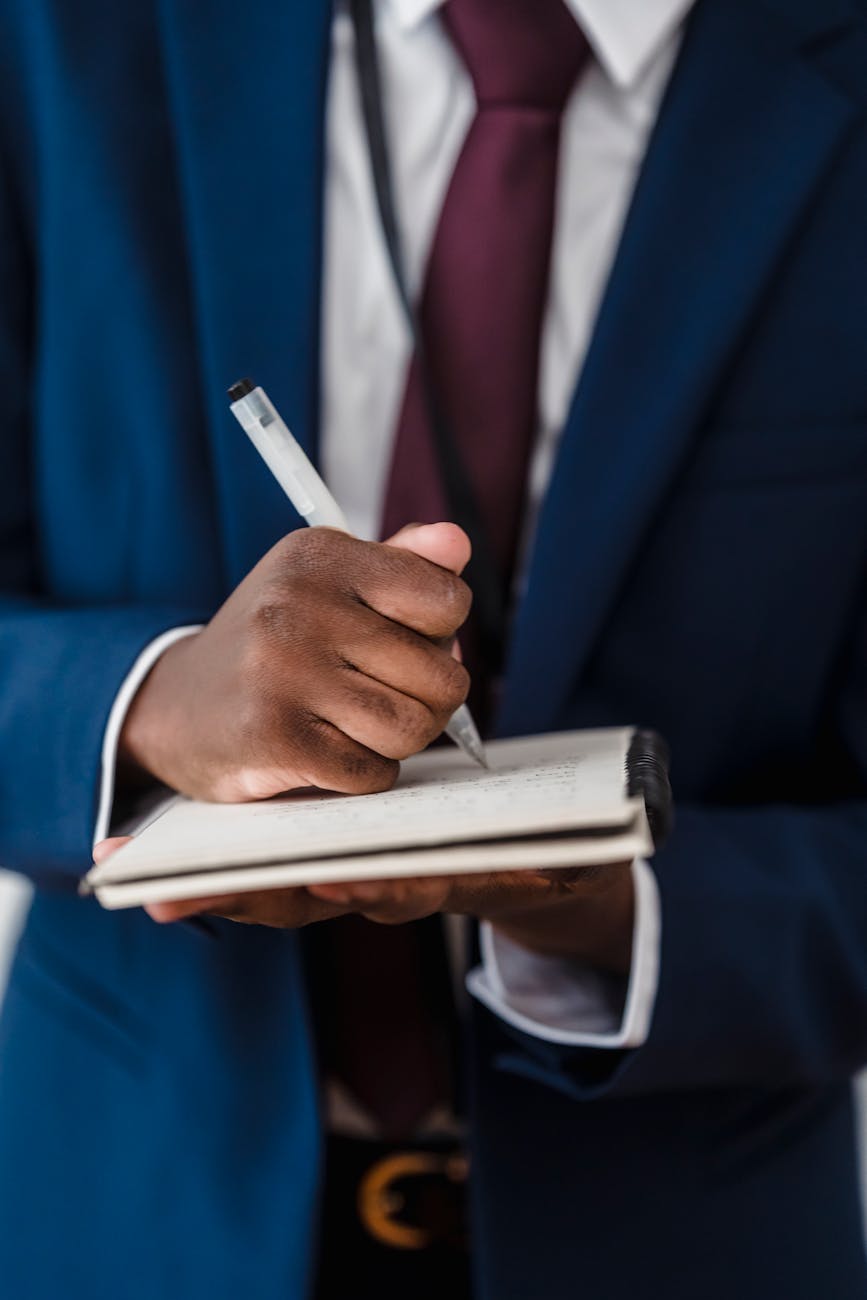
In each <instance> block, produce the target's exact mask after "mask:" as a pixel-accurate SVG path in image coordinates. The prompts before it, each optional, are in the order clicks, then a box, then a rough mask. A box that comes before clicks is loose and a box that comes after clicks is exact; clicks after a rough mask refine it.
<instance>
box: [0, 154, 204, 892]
mask: <svg viewBox="0 0 867 1300" xmlns="http://www.w3.org/2000/svg"><path fill="white" fill-rule="evenodd" d="M6 161H7V160H6V158H5V157H4V154H3V151H2V148H0V864H2V865H3V866H4V867H6V868H9V869H11V870H13V871H19V872H23V873H24V874H26V875H29V876H31V877H32V878H34V879H37V880H40V881H45V882H50V881H56V880H59V881H65V882H66V884H67V885H70V884H71V883H72V882H73V881H74V879H75V877H76V876H78V875H80V874H81V873H82V872H83V871H85V870H86V869H87V868H88V866H89V864H90V847H91V836H92V833H93V828H94V823H95V817H96V803H97V796H98V790H99V782H100V769H101V750H102V739H103V732H104V730H105V725H106V721H107V719H108V716H109V712H110V710H111V706H112V702H113V700H114V697H115V695H116V693H117V691H118V689H119V687H120V685H121V683H122V681H123V680H124V678H125V676H126V674H127V672H128V671H129V669H130V667H131V666H132V664H133V663H134V662H135V660H136V658H137V656H138V654H139V651H140V650H141V649H142V648H143V647H144V646H145V645H147V644H148V642H150V641H152V640H153V639H154V638H155V637H156V636H158V635H159V634H160V633H161V632H163V631H165V630H166V629H167V628H169V627H174V626H177V625H179V624H184V623H192V622H201V621H203V619H204V618H206V617H207V616H208V611H203V610H201V609H176V608H173V607H170V608H157V607H148V606H139V605H134V604H131V605H129V606H110V607H103V608H99V607H92V608H69V607H61V606H60V605H58V604H57V603H56V602H52V600H51V599H50V598H49V596H48V595H47V593H46V592H45V591H44V588H43V584H42V582H41V575H40V564H39V537H38V519H37V517H36V511H35V509H34V502H33V490H32V481H33V473H32V466H33V458H34V457H35V456H36V455H37V451H36V448H35V446H34V440H33V437H32V421H31V405H32V377H33V373H34V369H35V348H34V346H33V332H34V317H35V311H34V292H33V280H34V276H33V274H32V264H31V258H30V250H29V248H28V244H27V239H26V235H25V229H24V222H23V221H22V220H21V219H20V206H19V205H18V204H17V203H16V201H15V200H16V197H17V196H16V195H14V194H13V189H12V184H11V179H10V172H9V169H8V167H7V165H6Z"/></svg>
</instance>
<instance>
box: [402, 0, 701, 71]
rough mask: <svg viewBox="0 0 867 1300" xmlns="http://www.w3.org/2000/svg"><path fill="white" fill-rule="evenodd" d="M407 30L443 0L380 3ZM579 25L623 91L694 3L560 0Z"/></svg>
mask: <svg viewBox="0 0 867 1300" xmlns="http://www.w3.org/2000/svg"><path fill="white" fill-rule="evenodd" d="M380 3H387V4H389V5H390V7H391V10H392V12H393V14H394V16H395V18H396V20H397V23H398V25H399V26H400V28H401V29H402V30H403V31H405V32H410V31H412V30H414V29H415V28H416V27H418V26H420V24H421V23H423V22H424V21H425V19H427V18H430V16H431V15H432V14H433V13H434V12H435V10H437V9H440V8H441V7H442V5H443V4H444V3H445V0H380ZM564 3H565V4H566V5H567V6H568V8H570V9H571V10H572V12H573V13H574V15H575V18H576V20H577V22H579V23H580V24H581V28H582V30H583V31H584V34H585V36H586V37H587V39H588V41H589V42H590V44H591V46H592V47H593V53H594V54H595V55H596V58H597V59H598V61H599V63H600V64H601V65H602V67H603V68H604V69H605V71H606V72H607V73H608V76H609V77H610V78H611V80H612V81H613V82H614V83H615V84H616V85H618V86H621V87H623V89H628V88H629V87H630V86H633V85H634V84H635V83H636V82H637V81H638V79H639V78H640V76H641V74H642V73H643V72H644V70H645V68H646V67H647V65H648V63H650V61H651V60H652V59H653V56H654V55H655V54H657V53H658V52H659V50H660V49H661V47H662V46H663V45H665V43H666V42H667V41H668V40H669V39H670V38H671V37H672V36H673V34H674V32H675V31H676V29H677V28H678V27H679V26H680V24H681V23H682V22H683V20H684V18H685V17H686V15H687V13H688V12H689V10H690V9H691V8H692V6H693V4H694V3H695V0H564Z"/></svg>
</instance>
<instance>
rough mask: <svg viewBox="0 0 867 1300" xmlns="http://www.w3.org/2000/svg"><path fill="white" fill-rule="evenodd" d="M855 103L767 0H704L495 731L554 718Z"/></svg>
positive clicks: (553, 502) (618, 268)
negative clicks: (806, 52)
mask: <svg viewBox="0 0 867 1300" xmlns="http://www.w3.org/2000/svg"><path fill="white" fill-rule="evenodd" d="M817 9H819V6H818V5H816V6H815V7H814V12H815V10H817ZM851 114H852V105H851V104H850V103H849V102H848V101H847V100H846V99H845V98H844V97H843V96H842V95H841V94H840V93H839V92H838V91H836V90H835V89H834V88H833V87H832V85H831V84H830V83H829V82H828V81H826V80H825V79H824V78H823V76H822V75H821V73H820V72H819V71H818V70H817V69H816V68H814V67H813V66H811V64H810V62H809V61H808V58H807V57H806V56H805V55H804V54H803V53H802V52H801V50H799V49H798V48H797V42H796V41H795V40H794V38H793V36H792V34H791V32H790V31H789V30H787V28H786V26H785V23H784V20H783V19H782V18H780V19H776V20H774V19H772V18H771V17H770V15H769V14H768V12H767V11H766V10H765V9H764V7H763V6H762V5H760V4H758V2H757V0H756V2H755V3H749V2H747V0H702V2H700V3H699V5H698V7H697V9H696V11H695V13H694V15H693V18H692V20H691V22H690V26H689V30H688V32H687V35H686V38H685V41H684V46H683V48H682V51H681V55H680V58H679V60H678V64H677V67H676V68H675V72H674V74H673V77H672V81H671V84H670V86H669V89H668V92H667V95H666V98H665V102H664V104H663V106H662V110H661V113H660V117H659V120H658V122H657V126H656V129H655V131H654V134H653V138H652V140H651V143H650V147H649V150H648V154H647V157H646V160H645V164H644V167H643V169H642V174H641V177H640V179H639V182H638V185H637V187H636V192H635V195H634V198H633V202H632V205H631V209H630V213H629V216H628V219H627V222H626V226H625V228H624V233H623V237H622V240H621V244H620V248H619V251H618V255H617V259H616V262H615V266H614V269H613V271H612V275H611V278H610V282H609V286H608V289H607V292H606V295H605V298H604V301H603V304H602V308H601V311H600V315H599V319H598V323H597V327H596V331H595V334H594V338H593V342H592V345H591V348H590V351H589V353H588V356H587V360H586V363H585V367H584V371H583V375H582V377H581V380H580V383H579V386H578V389H577V392H576V394H575V398H574V401H573V404H572V409H571V411H570V414H569V418H568V421H567V425H566V429H565V431H564V436H563V440H562V444H561V448H560V453H559V458H558V462H557V465H556V468H555V473H554V477H553V480H552V483H551V487H550V490H549V493H548V497H547V500H546V502H545V504H544V507H543V510H542V513H541V516H540V521H539V526H538V531H537V537H536V541H535V545H534V548H533V554H532V557H531V562H530V574H529V583H528V588H527V596H526V598H525V600H524V601H523V603H522V605H521V608H520V609H519V611H518V614H517V617H516V623H515V629H514V637H513V641H512V648H511V653H510V660H509V665H508V670H507V674H506V681H505V685H504V691H503V698H502V706H501V709H500V715H499V718H498V727H497V729H498V731H499V732H500V733H501V734H509V733H512V732H530V731H535V730H546V729H548V728H553V727H556V726H557V725H558V720H559V718H560V715H561V711H562V709H563V708H564V706H565V704H566V702H567V701H568V697H569V692H570V690H571V689H572V688H573V687H574V684H575V682H576V680H577V678H578V675H579V672H580V671H581V668H582V667H583V664H584V663H585V661H586V657H587V655H588V653H589V652H590V650H591V649H592V645H593V642H594V639H595V638H596V637H597V635H598V633H599V632H600V629H601V626H602V624H603V621H604V619H605V617H606V615H607V613H608V611H609V610H610V608H611V606H612V603H613V601H614V599H615V598H616V596H617V592H618V589H619V586H620V584H621V582H622V580H623V578H624V576H625V574H626V571H627V568H628V566H629V563H630V561H631V560H632V559H634V557H635V555H636V553H637V550H638V548H639V546H640V543H641V539H642V536H643V534H644V533H645V532H646V530H647V528H648V527H649V525H650V524H651V522H652V519H653V516H654V513H655V511H657V510H658V508H659V507H660V505H661V502H662V498H663V495H664V492H665V489H666V487H667V485H668V484H669V483H670V482H671V479H672V477H673V475H674V474H675V471H676V470H677V467H678V465H679V464H680V462H681V461H682V459H683V457H684V455H685V453H686V451H687V450H688V447H689V444H690V440H691V439H692V438H693V436H694V434H695V433H696V431H697V429H698V427H699V425H700V422H701V420H702V417H703V415H704V414H705V412H706V410H707V407H708V403H709V402H710V401H711V400H712V395H713V389H714V384H715V382H716V380H717V379H718V378H719V376H720V375H721V372H722V371H723V368H724V366H725V364H726V362H727V360H728V359H729V358H730V357H731V356H732V353H733V349H734V347H735V345H736V343H737V340H738V337H739V335H740V332H741V331H742V330H743V328H744V326H745V324H746V322H747V319H748V317H749V313H750V311H751V308H753V307H754V306H755V304H756V302H757V301H758V300H760V298H761V294H762V292H763V289H764V286H765V285H766V284H767V282H768V280H769V278H770V276H771V275H772V273H773V271H774V268H775V266H776V265H777V263H778V260H779V258H780V256H781V255H782V253H783V251H784V248H785V245H786V241H787V239H788V237H789V235H790V234H791V232H792V230H793V227H794V226H795V224H796V222H797V219H798V216H799V214H800V213H801V212H802V211H803V210H804V208H805V206H806V204H807V202H808V201H809V199H810V196H811V194H812V193H813V192H814V190H815V187H816V186H817V183H818V182H819V180H820V178H821V176H822V174H823V172H824V170H825V168H826V166H827V165H828V164H829V162H830V160H831V158H832V156H833V152H834V149H835V146H836V145H838V143H839V142H840V140H841V137H842V134H843V132H844V129H845V128H846V126H847V124H848V122H849V120H850V117H851ZM647 634H648V636H652V635H653V629H652V628H648V629H647Z"/></svg>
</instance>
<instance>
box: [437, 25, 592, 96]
mask: <svg viewBox="0 0 867 1300" xmlns="http://www.w3.org/2000/svg"><path fill="white" fill-rule="evenodd" d="M442 18H443V22H444V24H445V27H446V29H447V31H448V32H449V35H450V36H451V39H452V41H453V43H454V45H455V46H456V48H457V50H458V52H459V53H460V55H461V57H462V59H463V60H464V62H465V64H466V66H467V70H468V71H469V74H470V76H471V77H472V79H473V85H474V86H475V91H476V99H477V100H478V104H479V107H480V108H494V107H515V108H531V109H537V110H542V111H543V112H550V113H557V114H558V113H561V112H562V111H563V107H564V105H565V103H566V100H567V99H568V97H569V93H570V91H571V90H572V87H573V86H574V84H575V81H576V78H577V76H578V73H579V72H580V70H581V67H582V65H583V64H584V62H585V60H586V58H587V56H588V54H589V46H588V44H587V41H586V39H585V37H584V34H583V32H582V31H581V28H580V27H579V26H578V24H577V23H576V21H575V19H574V18H573V17H572V14H571V13H570V12H569V10H568V9H567V8H566V5H565V3H564V0H448V3H447V4H446V5H445V6H444V8H443V11H442Z"/></svg>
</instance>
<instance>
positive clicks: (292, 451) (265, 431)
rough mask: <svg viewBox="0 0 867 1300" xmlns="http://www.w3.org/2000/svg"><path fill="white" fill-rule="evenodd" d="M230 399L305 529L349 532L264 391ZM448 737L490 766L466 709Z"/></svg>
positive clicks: (249, 388)
mask: <svg viewBox="0 0 867 1300" xmlns="http://www.w3.org/2000/svg"><path fill="white" fill-rule="evenodd" d="M229 398H230V400H231V403H232V404H231V407H230V410H231V412H232V414H233V415H234V417H235V419H236V420H237V421H238V423H239V424H240V426H241V428H242V429H243V430H244V432H245V433H246V434H247V436H248V438H249V439H250V441H251V442H252V443H253V446H254V447H255V448H256V450H257V451H258V453H259V455H260V456H261V457H262V459H263V460H264V462H265V464H266V465H267V466H268V468H269V469H270V471H271V473H272V474H273V475H274V477H275V479H276V480H277V482H278V483H279V484H280V486H281V488H282V489H283V491H284V492H285V493H286V495H287V497H288V498H289V500H290V501H291V502H292V504H293V506H294V507H295V509H296V510H297V511H298V513H299V515H300V516H301V518H302V519H303V520H304V522H305V524H309V525H310V527H311V528H315V527H324V528H339V529H340V530H341V531H342V532H344V533H348V532H349V525H348V524H347V522H346V517H345V515H344V514H343V511H342V510H341V509H340V506H339V505H338V504H337V502H336V501H335V500H334V497H333V496H332V495H331V493H330V492H329V491H328V488H327V487H326V486H325V484H324V482H323V481H322V479H321V477H320V475H319V474H318V473H317V471H316V469H315V468H314V466H313V465H312V464H311V463H310V461H309V459H308V457H307V455H306V454H305V452H304V449H303V448H302V447H301V446H300V445H299V444H298V443H297V442H296V441H295V439H294V438H293V437H292V434H291V433H290V432H289V429H288V428H287V427H286V425H285V424H284V423H283V421H282V420H281V418H280V416H279V414H278V413H277V410H276V408H275V407H274V406H273V405H272V403H271V402H270V401H269V399H268V396H267V394H266V393H265V390H264V389H263V388H254V387H253V384H252V383H251V381H250V380H249V379H241V380H239V381H238V383H237V384H233V385H232V387H231V388H230V389H229ZM446 735H447V736H449V737H450V738H451V739H452V740H453V741H454V742H455V744H456V745H458V746H459V747H460V748H461V749H462V750H463V752H464V753H465V754H467V755H469V757H470V758H472V759H475V761H476V762H477V763H478V764H480V766H481V767H487V766H488V763H487V759H486V758H485V748H484V745H483V744H482V741H481V737H480V736H479V732H478V728H477V727H476V724H475V723H474V722H473V715H472V714H471V713H470V711H469V709H468V708H467V706H466V705H465V704H462V705H461V707H460V708H459V709H458V710H457V712H456V713H454V714H453V715H452V717H451V719H450V721H449V724H448V726H447V727H446Z"/></svg>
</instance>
